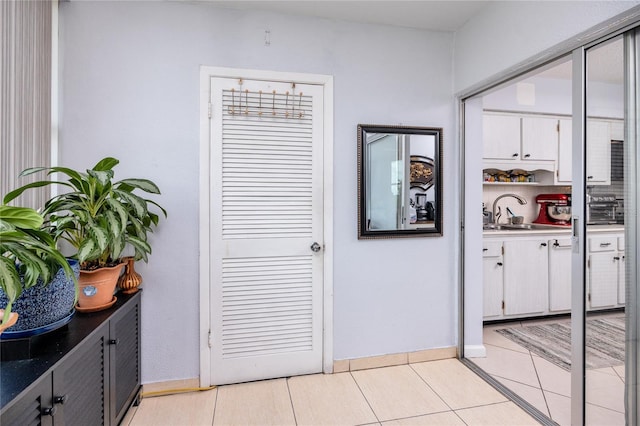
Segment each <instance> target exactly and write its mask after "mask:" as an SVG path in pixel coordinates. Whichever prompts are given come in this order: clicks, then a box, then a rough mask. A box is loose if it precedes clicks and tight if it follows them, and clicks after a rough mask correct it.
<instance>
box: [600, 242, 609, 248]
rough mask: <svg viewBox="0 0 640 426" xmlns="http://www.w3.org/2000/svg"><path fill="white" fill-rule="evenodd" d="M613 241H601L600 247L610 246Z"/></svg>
mask: <svg viewBox="0 0 640 426" xmlns="http://www.w3.org/2000/svg"><path fill="white" fill-rule="evenodd" d="M610 245H611V243H600V247H609V246H610Z"/></svg>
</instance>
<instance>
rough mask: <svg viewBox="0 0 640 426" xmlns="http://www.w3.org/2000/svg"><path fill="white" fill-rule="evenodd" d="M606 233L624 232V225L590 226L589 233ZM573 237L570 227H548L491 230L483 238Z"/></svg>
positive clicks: (485, 232)
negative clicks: (507, 236) (510, 236)
mask: <svg viewBox="0 0 640 426" xmlns="http://www.w3.org/2000/svg"><path fill="white" fill-rule="evenodd" d="M605 232H624V225H588V226H587V233H589V234H594V233H605ZM548 234H552V235H571V227H570V226H556V227H553V228H551V227H548V228H545V229H489V230H483V231H482V236H483V237H491V236H496V237H497V236H500V237H504V236H505V235H513V236H519V237H522V236H527V235H548Z"/></svg>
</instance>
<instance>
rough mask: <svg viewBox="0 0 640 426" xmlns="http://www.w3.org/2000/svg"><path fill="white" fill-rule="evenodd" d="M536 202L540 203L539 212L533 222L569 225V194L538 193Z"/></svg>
mask: <svg viewBox="0 0 640 426" xmlns="http://www.w3.org/2000/svg"><path fill="white" fill-rule="evenodd" d="M536 203H538V204H540V212H539V213H538V218H537V219H536V220H534V221H533V223H541V224H545V225H558V226H571V195H570V194H540V195H538V196H537V197H536Z"/></svg>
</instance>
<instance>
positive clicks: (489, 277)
mask: <svg viewBox="0 0 640 426" xmlns="http://www.w3.org/2000/svg"><path fill="white" fill-rule="evenodd" d="M502 265H503V261H502V241H500V242H497V241H492V242H484V244H483V255H482V283H483V293H482V299H483V307H484V310H483V316H484V318H487V319H489V318H492V317H499V316H502V300H503V299H502V289H503V278H502V274H503V270H502Z"/></svg>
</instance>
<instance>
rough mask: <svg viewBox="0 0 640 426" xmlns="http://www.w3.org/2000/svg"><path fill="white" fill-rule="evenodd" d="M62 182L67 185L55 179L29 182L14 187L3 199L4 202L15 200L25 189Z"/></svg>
mask: <svg viewBox="0 0 640 426" xmlns="http://www.w3.org/2000/svg"><path fill="white" fill-rule="evenodd" d="M54 183H56V184H60V185H67V186H68V184H66V183H64V182H54V181H48V180H47V181H38V182H31V183H28V184H26V185H24V186H21V187H20V188H18V189H14V190H13V191H11V192H9V193H8V194H7V195H5V196H4V198H3V199H2V202H3V204H8V203H10V202H11V201H13V200H14V199H16V198H18V197H19V196H20V195H21V194H22V193H23V192H24V191H26V190H27V189H29V188H40V187H43V186H47V185H51V184H54Z"/></svg>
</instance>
